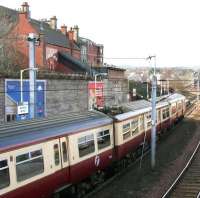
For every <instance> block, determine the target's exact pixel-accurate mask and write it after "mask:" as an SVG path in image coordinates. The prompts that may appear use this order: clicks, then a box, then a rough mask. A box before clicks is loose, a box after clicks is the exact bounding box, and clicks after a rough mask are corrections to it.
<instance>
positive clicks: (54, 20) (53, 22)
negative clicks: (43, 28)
mask: <svg viewBox="0 0 200 198" xmlns="http://www.w3.org/2000/svg"><path fill="white" fill-rule="evenodd" d="M49 25H50V27H51V28H52V29H54V30H57V18H56V16H53V17H51V18H50V22H49Z"/></svg>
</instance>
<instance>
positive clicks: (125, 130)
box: [123, 123, 131, 140]
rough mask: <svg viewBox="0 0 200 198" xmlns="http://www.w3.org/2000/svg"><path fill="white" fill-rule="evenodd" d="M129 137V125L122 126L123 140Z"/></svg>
mask: <svg viewBox="0 0 200 198" xmlns="http://www.w3.org/2000/svg"><path fill="white" fill-rule="evenodd" d="M130 136H131V130H130V123H128V124H125V125H123V140H125V139H127V138H129V137H130Z"/></svg>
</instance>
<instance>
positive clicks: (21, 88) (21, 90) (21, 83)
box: [20, 68, 38, 104]
mask: <svg viewBox="0 0 200 198" xmlns="http://www.w3.org/2000/svg"><path fill="white" fill-rule="evenodd" d="M28 70H34V71H38V68H26V69H21V70H20V95H21V97H20V102H21V104H22V103H23V101H24V100H23V73H24V72H25V71H28Z"/></svg>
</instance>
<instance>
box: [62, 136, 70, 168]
mask: <svg viewBox="0 0 200 198" xmlns="http://www.w3.org/2000/svg"><path fill="white" fill-rule="evenodd" d="M60 152H61V162H62V168H66V167H68V166H69V148H68V138H67V137H62V138H60Z"/></svg>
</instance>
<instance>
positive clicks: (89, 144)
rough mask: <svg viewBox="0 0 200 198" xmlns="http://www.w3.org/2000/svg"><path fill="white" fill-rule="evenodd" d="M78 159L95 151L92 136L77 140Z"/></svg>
mask: <svg viewBox="0 0 200 198" xmlns="http://www.w3.org/2000/svg"><path fill="white" fill-rule="evenodd" d="M78 149H79V157H83V156H85V155H88V154H90V153H93V152H94V151H95V147H94V135H93V134H90V135H86V136H84V137H81V138H79V139H78Z"/></svg>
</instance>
